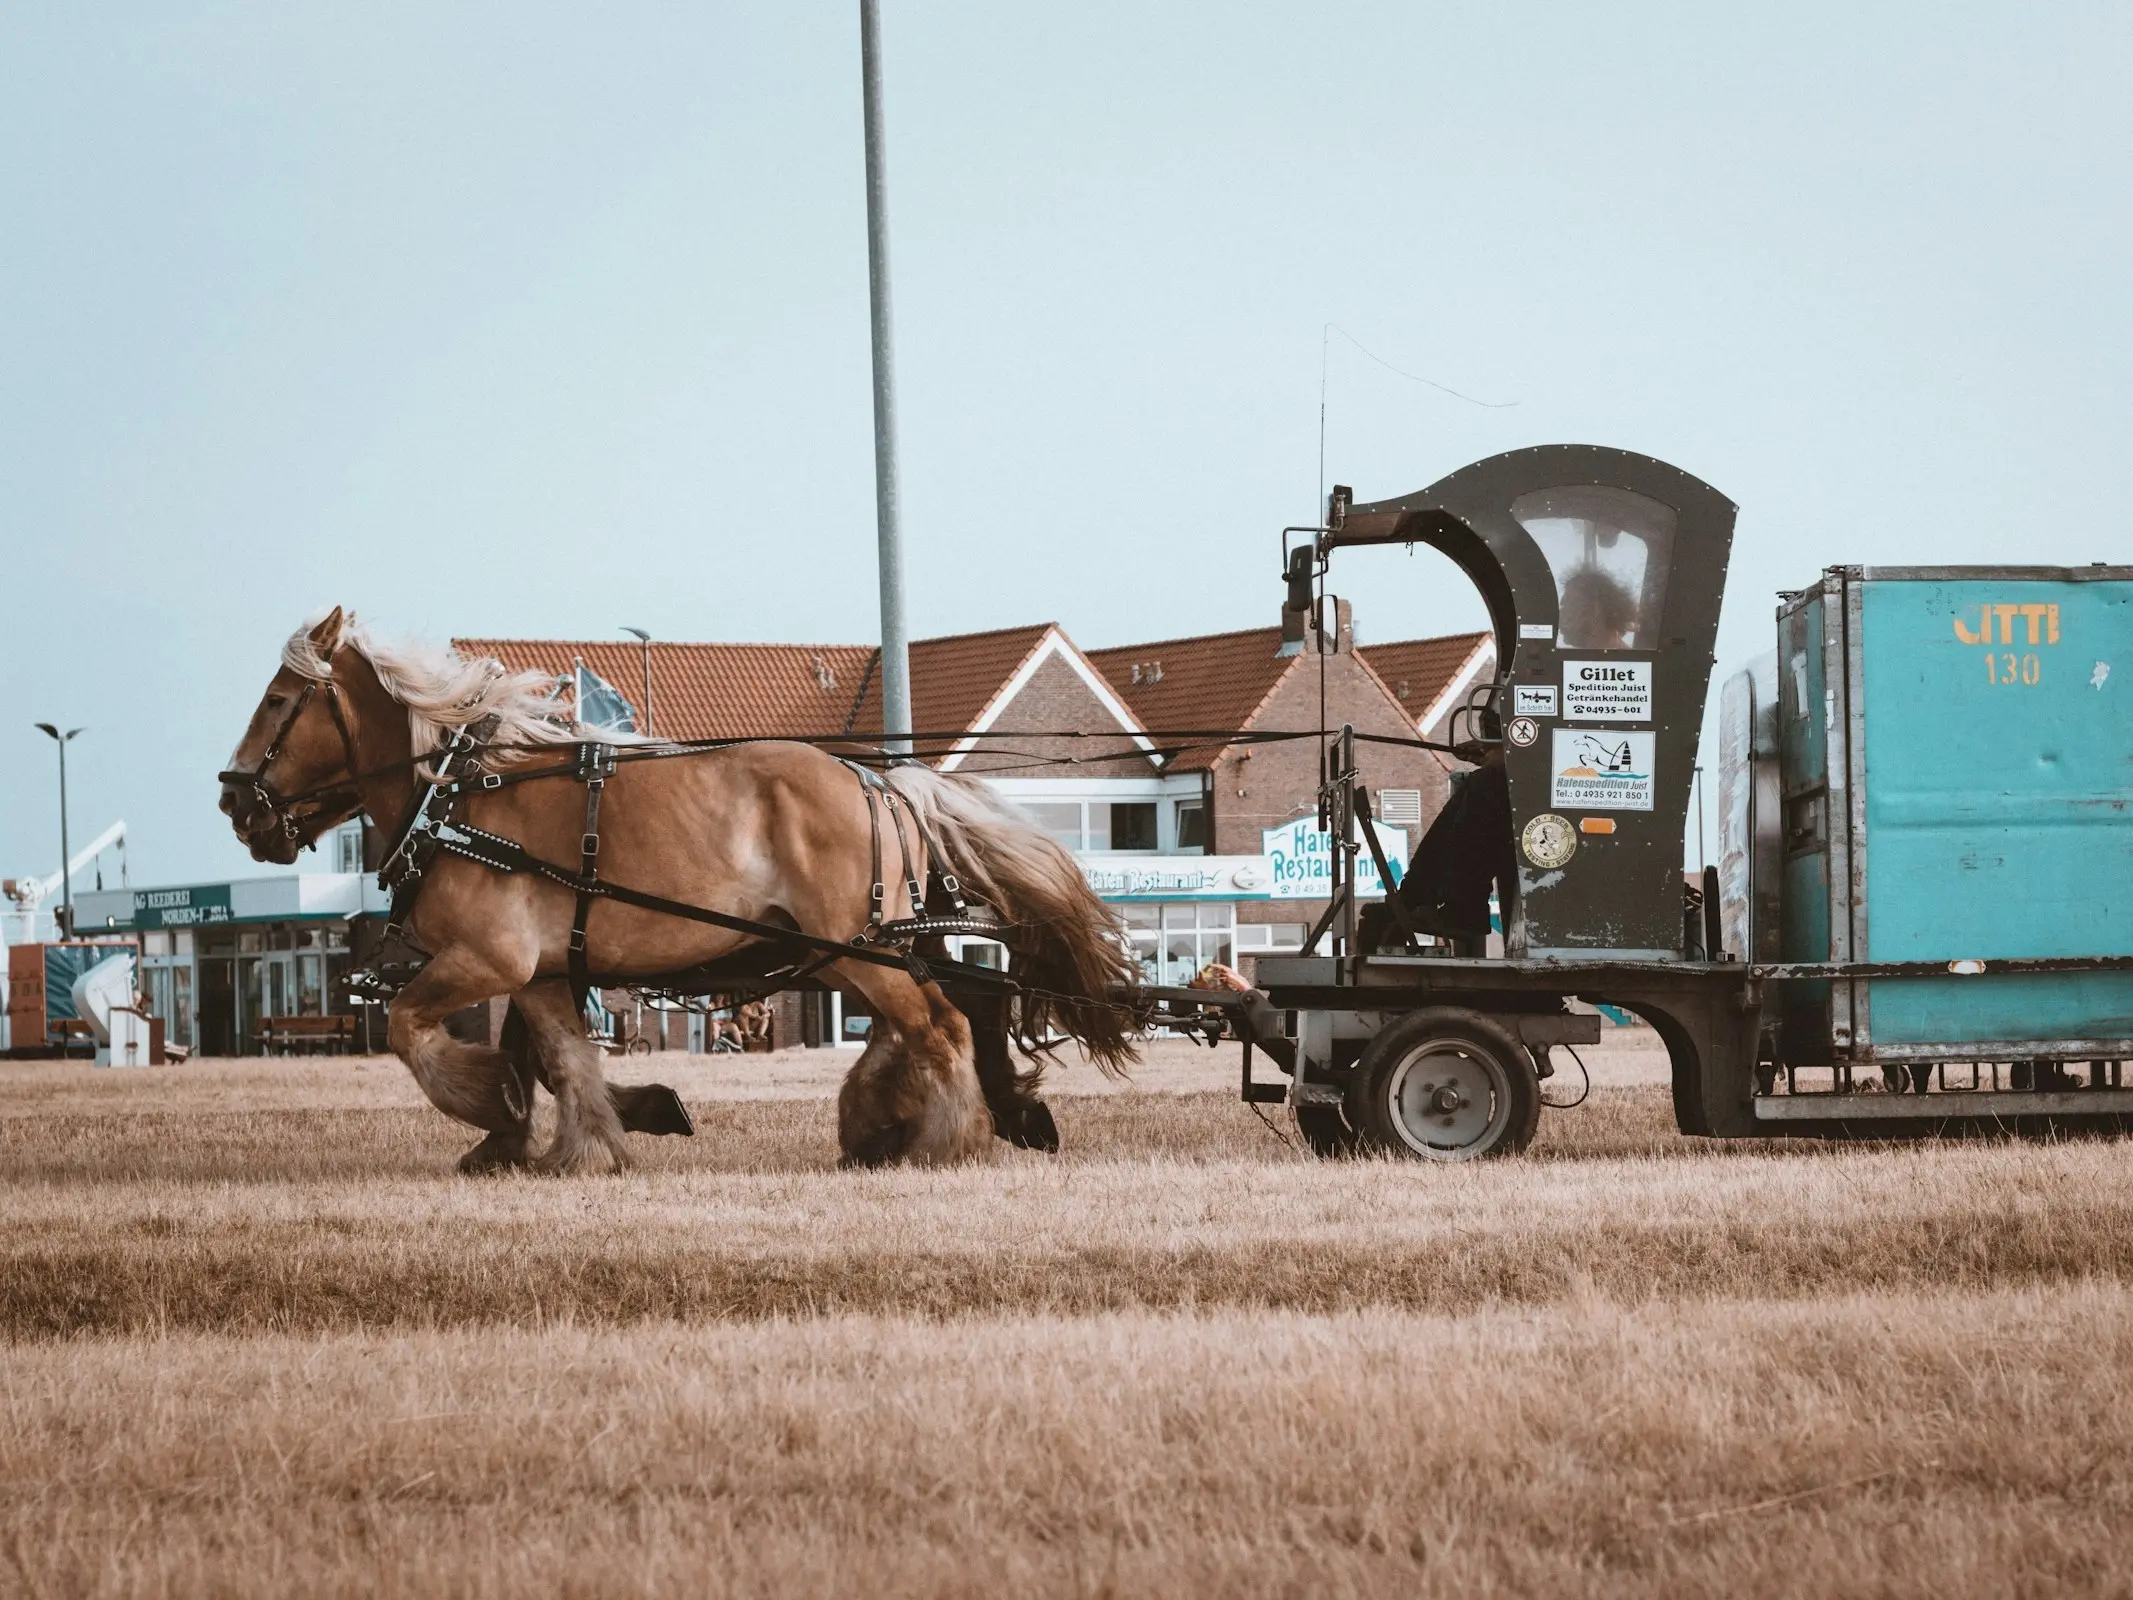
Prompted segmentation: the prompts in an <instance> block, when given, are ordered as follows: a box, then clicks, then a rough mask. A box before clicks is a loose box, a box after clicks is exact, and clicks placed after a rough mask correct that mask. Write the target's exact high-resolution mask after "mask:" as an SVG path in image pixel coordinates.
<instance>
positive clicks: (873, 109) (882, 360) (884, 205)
mask: <svg viewBox="0 0 2133 1600" xmlns="http://www.w3.org/2000/svg"><path fill="white" fill-rule="evenodd" d="M859 66H860V79H861V82H862V85H863V98H864V101H865V110H866V145H867V289H868V303H869V308H870V310H871V311H872V313H873V323H874V526H875V535H876V539H877V541H878V551H879V554H878V557H877V560H878V563H879V566H880V572H881V721H882V731H883V732H885V733H887V734H890V735H892V736H894V735H902V736H905V737H891V738H890V739H889V741H888V748H889V750H890V751H891V753H896V754H904V755H908V754H910V751H911V741H910V739H909V737H907V736H908V735H909V734H910V732H911V640H910V636H909V635H908V634H907V633H906V632H905V630H904V545H903V530H902V529H901V528H900V527H899V526H898V523H897V507H896V370H895V360H894V357H893V353H892V350H891V345H890V337H889V193H888V186H887V183H886V181H885V179H884V177H883V174H882V151H881V17H880V13H879V10H878V8H877V6H876V0H859Z"/></svg>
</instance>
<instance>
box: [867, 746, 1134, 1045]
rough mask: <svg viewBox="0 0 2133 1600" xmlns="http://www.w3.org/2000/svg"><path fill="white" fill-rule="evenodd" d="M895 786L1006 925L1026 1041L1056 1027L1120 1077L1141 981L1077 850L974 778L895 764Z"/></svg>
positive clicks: (947, 859)
mask: <svg viewBox="0 0 2133 1600" xmlns="http://www.w3.org/2000/svg"><path fill="white" fill-rule="evenodd" d="M889 782H890V783H892V784H893V785H895V787H896V792H897V793H898V794H900V795H902V796H903V797H904V798H905V799H906V800H908V801H909V802H910V803H911V809H912V812H913V814H914V815H915V816H916V817H917V818H918V820H919V823H920V825H921V826H922V827H923V828H924V829H925V833H926V837H927V839H928V840H929V841H930V842H931V843H932V845H933V847H934V849H935V850H937V851H938V852H939V853H940V855H941V857H942V858H943V861H944V863H945V865H946V866H947V867H948V869H949V870H950V871H952V872H953V873H954V874H955V875H956V876H957V877H958V878H959V879H961V880H962V883H963V886H964V888H965V889H966V890H967V891H968V892H969V893H970V895H971V896H972V897H973V898H975V899H979V900H983V901H984V902H985V903H986V904H987V905H989V906H990V907H991V908H992V909H993V910H994V911H995V912H997V913H998V914H999V915H1000V917H1001V918H1002V920H1003V921H1005V922H1006V923H1007V924H1008V928H1007V932H1006V943H1007V946H1008V948H1009V950H1011V951H1012V952H1013V953H1014V967H1015V973H1016V976H1017V977H1019V978H1021V979H1022V980H1023V981H1024V982H1026V983H1027V984H1028V985H1029V987H1030V988H1031V989H1032V990H1042V991H1044V993H1043V994H1030V993H1026V994H1025V995H1024V997H1023V1002H1022V1033H1023V1036H1024V1038H1025V1039H1028V1038H1030V1037H1032V1036H1035V1037H1042V1036H1043V1034H1044V1032H1045V1031H1046V1030H1047V1028H1048V1027H1051V1026H1056V1027H1058V1028H1060V1029H1061V1030H1063V1031H1064V1032H1066V1033H1067V1034H1068V1035H1070V1036H1071V1037H1073V1038H1074V1039H1076V1040H1078V1041H1079V1042H1080V1044H1081V1046H1082V1048H1083V1049H1084V1050H1086V1051H1087V1052H1088V1054H1089V1058H1090V1059H1091V1060H1092V1061H1094V1062H1095V1063H1096V1064H1097V1066H1098V1067H1100V1068H1101V1069H1102V1070H1103V1071H1104V1072H1106V1073H1108V1074H1111V1075H1113V1076H1116V1075H1117V1074H1118V1073H1119V1072H1120V1071H1121V1070H1122V1069H1123V1068H1124V1067H1125V1066H1126V1064H1127V1063H1129V1062H1130V1061H1132V1060H1133V1059H1134V1054H1135V1052H1134V1047H1133V1033H1134V1030H1135V1029H1136V1027H1137V1026H1138V1025H1139V1020H1140V1019H1139V1011H1140V1008H1139V1007H1138V1005H1136V1004H1135V1003H1134V998H1133V990H1134V988H1135V987H1136V986H1137V984H1138V983H1139V980H1140V967H1139V964H1138V963H1137V962H1136V961H1135V960H1134V959H1133V953H1132V948H1131V946H1130V945H1129V944H1128V943H1127V941H1126V936H1125V930H1124V928H1123V927H1122V926H1121V925H1120V923H1119V920H1118V918H1117V916H1116V915H1114V914H1113V912H1112V911H1111V909H1110V907H1108V906H1106V905H1105V904H1104V903H1103V902H1102V901H1101V900H1099V899H1097V898H1096V896H1095V894H1094V893H1093V892H1092V891H1091V890H1090V888H1089V885H1088V880H1087V879H1085V878H1083V877H1082V875H1081V868H1080V867H1078V866H1076V865H1075V863H1074V858H1073V857H1072V856H1070V855H1068V854H1067V852H1066V851H1064V850H1062V849H1061V848H1060V847H1059V846H1058V845H1057V844H1055V843H1054V842H1053V841H1052V840H1050V839H1048V838H1046V837H1045V836H1044V835H1043V834H1041V833H1039V832H1038V831H1037V830H1036V829H1035V828H1033V827H1031V826H1030V824H1029V822H1028V820H1027V819H1026V818H1024V817H1023V816H1022V815H1021V814H1020V813H1019V812H1017V811H1016V810H1015V809H1014V808H1013V807H1012V806H1010V805H1008V804H1007V802H1006V801H1004V800H1002V799H1001V798H1000V797H999V796H998V795H997V794H995V793H994V792H993V790H992V789H991V788H990V787H988V786H987V785H986V784H985V783H983V782H982V781H980V780H978V779H976V778H966V777H962V776H960V775H957V774H952V773H940V772H935V771H934V770H933V769H932V768H931V767H921V766H904V767H897V768H895V769H893V770H892V771H891V772H890V773H889Z"/></svg>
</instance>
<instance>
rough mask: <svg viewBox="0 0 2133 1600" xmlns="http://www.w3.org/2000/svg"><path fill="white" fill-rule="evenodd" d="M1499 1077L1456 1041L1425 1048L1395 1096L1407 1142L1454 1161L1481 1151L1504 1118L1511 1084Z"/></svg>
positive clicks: (1408, 1067)
mask: <svg viewBox="0 0 2133 1600" xmlns="http://www.w3.org/2000/svg"><path fill="white" fill-rule="evenodd" d="M1497 1078H1498V1073H1497V1070H1496V1067H1495V1063H1494V1062H1492V1061H1490V1060H1489V1059H1487V1058H1486V1057H1484V1056H1481V1055H1479V1054H1477V1053H1472V1052H1470V1051H1468V1050H1466V1049H1464V1048H1462V1047H1461V1046H1460V1045H1458V1044H1456V1043H1453V1042H1451V1041H1445V1042H1441V1043H1438V1044H1435V1045H1432V1046H1428V1047H1425V1049H1424V1050H1423V1051H1421V1052H1418V1053H1417V1054H1416V1055H1415V1056H1414V1057H1413V1058H1411V1059H1410V1060H1409V1061H1408V1062H1407V1063H1406V1064H1405V1069H1404V1070H1403V1071H1402V1072H1401V1073H1400V1075H1399V1082H1398V1084H1397V1087H1396V1088H1395V1089H1394V1093H1393V1099H1394V1104H1395V1107H1396V1108H1397V1115H1398V1118H1399V1122H1400V1127H1401V1132H1402V1134H1403V1135H1404V1136H1405V1138H1406V1140H1407V1142H1408V1143H1409V1144H1410V1145H1412V1146H1414V1147H1415V1148H1416V1149H1417V1151H1418V1152H1420V1153H1422V1154H1425V1155H1432V1156H1436V1157H1439V1158H1450V1159H1454V1160H1456V1159H1459V1158H1460V1157H1461V1156H1462V1154H1463V1153H1464V1152H1466V1151H1468V1150H1470V1149H1473V1148H1475V1147H1477V1146H1483V1147H1485V1146H1486V1145H1487V1144H1488V1143H1489V1140H1490V1135H1491V1134H1492V1133H1493V1132H1495V1131H1497V1124H1498V1123H1500V1122H1501V1121H1502V1120H1503V1118H1504V1117H1505V1116H1506V1115H1507V1114H1508V1104H1507V1099H1506V1097H1507V1094H1508V1090H1509V1085H1507V1084H1502V1083H1499V1082H1498V1081H1497Z"/></svg>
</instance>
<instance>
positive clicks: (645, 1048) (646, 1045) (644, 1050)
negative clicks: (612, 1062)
mask: <svg viewBox="0 0 2133 1600" xmlns="http://www.w3.org/2000/svg"><path fill="white" fill-rule="evenodd" d="M651 1053H652V1041H651V1040H649V1039H647V1038H646V1037H645V1036H644V1035H643V1034H641V1033H640V1034H638V1035H637V1037H636V1038H634V1039H632V1040H630V1042H629V1048H628V1049H627V1050H625V1051H624V1052H623V1054H625V1055H632V1056H648V1055H650V1054H651Z"/></svg>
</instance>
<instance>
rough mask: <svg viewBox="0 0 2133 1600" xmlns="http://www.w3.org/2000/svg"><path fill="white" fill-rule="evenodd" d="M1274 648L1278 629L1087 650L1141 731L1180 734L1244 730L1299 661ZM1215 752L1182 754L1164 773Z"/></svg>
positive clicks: (1188, 767) (1194, 765) (1200, 762)
mask: <svg viewBox="0 0 2133 1600" xmlns="http://www.w3.org/2000/svg"><path fill="white" fill-rule="evenodd" d="M1280 648H1281V630H1280V629H1279V628H1244V629H1241V630H1239V631H1238V632H1236V633H1208V634H1200V635H1198V636H1197V637H1194V638H1189V639H1159V640H1156V641H1155V642H1154V643H1151V644H1132V645H1120V646H1118V647H1117V648H1115V649H1110V650H1091V651H1089V652H1088V657H1089V660H1090V661H1091V662H1093V663H1094V664H1095V666H1096V669H1097V671H1099V672H1101V673H1102V674H1103V675H1104V676H1105V677H1106V678H1108V679H1110V680H1111V685H1112V687H1113V688H1115V689H1116V690H1117V691H1118V695H1119V698H1120V699H1122V700H1124V701H1125V702H1126V704H1127V705H1128V706H1130V707H1132V709H1133V713H1134V715H1136V716H1137V717H1139V718H1140V720H1141V726H1142V727H1144V728H1153V729H1156V730H1158V731H1159V732H1165V733H1181V732H1187V731H1194V732H1199V731H1216V730H1228V729H1240V730H1241V729H1244V728H1248V727H1250V726H1251V723H1252V718H1253V717H1254V716H1256V715H1257V714H1258V711H1259V708H1260V707H1261V706H1262V705H1264V704H1265V703H1266V698H1267V696H1268V695H1270V694H1272V693H1273V692H1274V686H1275V685H1276V684H1277V683H1279V682H1280V681H1281V679H1282V675H1283V674H1284V673H1286V672H1287V671H1288V670H1289V669H1290V668H1291V667H1292V666H1294V665H1295V664H1296V662H1297V661H1298V660H1300V659H1301V658H1300V657H1297V656H1281V655H1277V654H1275V652H1276V651H1277V650H1279V649H1280ZM1136 677H1137V678H1138V680H1139V681H1137V682H1136V681H1135V679H1136ZM1159 742H1167V741H1159ZM1221 753H1222V747H1221V746H1219V745H1203V746H1199V747H1196V748H1194V749H1191V750H1186V751H1183V752H1181V753H1180V754H1179V755H1178V757H1177V758H1176V759H1175V760H1174V761H1172V762H1170V763H1169V767H1168V770H1170V771H1173V772H1190V771H1195V770H1197V769H1199V768H1201V767H1205V766H1209V765H1211V764H1212V763H1213V762H1214V760H1215V758H1216V757H1217V756H1219V755H1220V754H1221Z"/></svg>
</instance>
